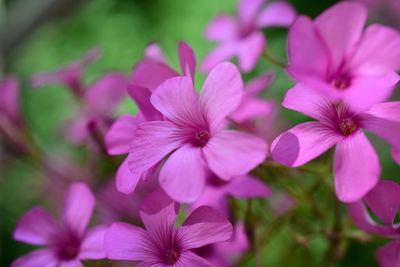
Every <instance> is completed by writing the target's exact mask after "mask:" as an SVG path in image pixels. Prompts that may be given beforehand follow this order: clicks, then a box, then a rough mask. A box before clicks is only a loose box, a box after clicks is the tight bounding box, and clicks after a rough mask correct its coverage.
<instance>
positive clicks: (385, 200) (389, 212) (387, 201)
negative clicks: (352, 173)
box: [349, 181, 400, 267]
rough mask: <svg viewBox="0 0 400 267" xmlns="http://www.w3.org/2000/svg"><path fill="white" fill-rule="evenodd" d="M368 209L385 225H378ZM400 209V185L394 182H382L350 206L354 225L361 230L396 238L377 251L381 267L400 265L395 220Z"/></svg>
mask: <svg viewBox="0 0 400 267" xmlns="http://www.w3.org/2000/svg"><path fill="white" fill-rule="evenodd" d="M367 207H368V208H369V209H370V210H371V211H372V212H373V213H374V214H375V215H376V216H377V217H378V218H379V220H380V221H381V222H382V223H383V224H382V223H379V224H378V223H376V222H375V221H374V219H373V218H371V216H370V215H369V212H368V210H367ZM399 208H400V185H398V184H397V183H395V182H392V181H380V182H379V183H378V184H377V186H376V187H375V188H373V189H372V190H371V191H370V192H369V193H368V194H367V195H366V196H365V197H364V199H363V200H360V201H358V202H355V203H351V204H349V213H350V216H351V218H352V219H353V221H354V223H355V224H356V225H357V226H358V227H360V228H361V229H363V230H365V231H367V232H369V233H372V234H376V235H380V236H384V237H390V238H395V239H396V240H394V241H392V242H390V243H389V244H386V245H385V246H383V247H381V248H380V249H378V251H377V258H378V261H379V264H380V266H381V267H393V266H399V264H400V254H399V250H400V229H399V228H398V225H396V224H395V222H394V220H395V217H396V214H397V212H398V210H399Z"/></svg>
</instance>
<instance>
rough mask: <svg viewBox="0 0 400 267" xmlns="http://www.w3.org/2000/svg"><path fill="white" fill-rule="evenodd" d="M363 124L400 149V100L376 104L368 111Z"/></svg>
mask: <svg viewBox="0 0 400 267" xmlns="http://www.w3.org/2000/svg"><path fill="white" fill-rule="evenodd" d="M362 126H363V128H365V129H366V130H368V131H371V132H373V133H374V134H376V135H378V136H380V137H381V138H382V139H384V140H385V141H386V142H388V143H389V144H390V145H391V146H393V147H394V148H396V149H400V102H386V103H380V104H376V105H374V106H373V107H372V108H371V109H370V110H368V111H367V116H366V117H365V118H364V119H363V121H362Z"/></svg>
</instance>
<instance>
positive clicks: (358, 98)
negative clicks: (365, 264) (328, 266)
mask: <svg viewBox="0 0 400 267" xmlns="http://www.w3.org/2000/svg"><path fill="white" fill-rule="evenodd" d="M237 12H238V18H237V19H236V18H234V17H232V16H228V15H218V16H217V17H216V18H215V19H214V20H213V21H212V22H211V24H210V25H209V26H208V27H207V29H206V31H205V37H206V38H207V39H209V40H212V41H217V42H219V45H218V46H217V47H216V48H215V49H214V50H213V51H212V52H211V53H210V54H209V55H208V56H206V58H205V59H204V61H203V62H202V64H201V70H202V71H203V72H206V73H207V77H206V79H205V82H204V84H203V85H202V86H201V89H200V90H196V89H195V82H194V81H195V75H196V56H195V53H194V51H193V50H192V48H191V47H190V46H189V45H188V44H186V43H185V42H180V43H179V46H178V57H179V63H180V70H179V71H176V70H174V69H173V68H172V67H171V66H170V65H169V63H168V61H167V60H166V57H165V56H164V54H163V52H162V50H161V48H160V46H158V45H157V44H150V45H149V46H148V47H147V48H146V50H145V53H144V58H143V59H142V60H141V61H139V62H138V63H137V64H136V65H135V67H134V69H133V72H132V74H131V75H130V76H127V75H124V74H121V73H117V72H114V73H108V74H106V75H104V76H103V77H101V78H100V79H98V80H97V81H95V82H94V83H93V84H91V85H89V86H86V85H85V84H84V83H83V81H82V80H83V79H82V75H83V72H84V70H85V68H86V66H87V65H88V64H89V63H91V62H92V61H94V60H95V59H96V58H97V57H98V56H99V54H100V53H99V51H98V49H93V50H91V51H89V52H88V53H87V54H86V55H85V56H84V57H83V58H82V59H81V60H78V61H75V62H72V63H70V64H69V65H67V66H65V67H64V68H62V69H60V70H58V71H56V72H51V73H40V74H37V75H35V76H33V77H32V80H31V82H32V85H33V86H35V87H42V86H45V85H47V84H50V83H60V84H63V85H65V86H67V88H69V89H70V90H71V92H72V93H73V95H75V96H76V97H77V98H78V99H79V102H80V103H81V108H80V109H79V111H78V112H77V113H76V115H75V116H74V117H73V118H72V119H71V120H70V121H69V122H68V124H67V131H66V132H67V137H68V138H69V139H70V140H71V141H73V142H75V143H76V142H78V143H84V142H86V143H87V142H88V141H89V140H92V141H91V145H94V144H95V143H94V142H93V139H95V140H94V141H95V142H97V143H98V144H100V146H102V147H101V149H104V151H106V152H107V153H108V155H109V156H114V155H123V154H127V157H126V158H125V160H124V161H123V162H122V163H121V164H120V166H119V168H118V170H117V171H116V174H115V181H112V182H111V183H107V184H106V185H105V186H103V187H102V188H101V190H98V192H97V193H96V194H93V193H92V191H91V189H89V186H88V185H87V184H85V183H72V184H71V185H70V186H69V187H68V189H66V192H67V193H66V194H65V200H64V205H63V208H62V212H61V218H60V222H57V221H56V220H55V219H54V218H53V217H52V216H51V215H49V214H48V213H47V212H46V211H45V210H44V209H43V208H41V207H34V208H32V209H31V210H30V211H28V212H27V213H26V214H25V215H24V216H23V217H22V218H21V219H20V221H19V222H18V224H17V226H16V229H15V231H14V235H13V237H14V239H16V240H18V241H22V242H25V243H29V244H33V245H40V246H45V248H41V249H38V250H35V251H33V252H31V253H29V254H27V255H25V256H22V257H20V258H18V259H16V260H15V261H14V262H13V264H12V266H13V267H28V266H30V267H32V266H33V267H36V266H43V267H44V266H48V267H53V266H54V267H55V266H63V267H78V266H83V265H82V263H81V262H80V261H81V260H96V259H104V258H108V259H111V260H125V261H135V262H140V263H139V265H137V266H230V265H231V260H232V258H234V257H235V256H237V255H240V254H241V253H243V252H244V251H246V250H248V249H249V247H250V244H249V240H248V237H247V235H246V233H245V232H246V231H245V226H244V222H243V221H239V220H229V219H231V213H230V210H229V204H228V203H229V198H230V197H233V198H243V199H250V198H266V197H270V196H272V195H273V194H274V192H273V190H272V189H271V188H270V187H269V186H267V185H266V184H265V183H264V182H263V181H261V180H260V179H258V178H257V177H256V174H255V173H254V172H253V173H252V170H254V169H256V168H257V167H258V166H259V165H261V164H263V163H264V162H266V161H269V162H272V161H275V162H277V163H281V164H283V165H286V166H289V167H298V166H301V165H303V164H306V163H308V162H310V161H311V160H313V159H315V158H317V157H318V156H320V155H321V154H323V153H325V152H326V151H327V150H329V149H330V148H332V147H334V146H335V147H336V148H335V152H334V159H333V176H334V189H335V192H336V195H337V198H338V199H339V200H340V201H341V202H344V203H349V210H350V215H351V217H352V219H353V220H354V222H355V224H356V225H357V226H358V227H359V228H361V229H363V230H365V231H367V232H371V233H374V234H378V235H382V236H386V237H391V238H394V239H395V240H394V241H392V242H391V243H389V244H388V245H385V246H384V247H382V248H380V249H379V250H378V253H377V255H378V260H379V262H380V264H381V266H385V267H386V266H388V267H389V266H398V265H399V264H400V254H399V253H398V251H399V248H400V231H399V228H398V225H396V224H395V223H394V217H395V216H396V214H397V211H398V209H399V208H400V185H399V184H397V183H395V182H391V181H384V180H382V181H379V179H380V175H381V165H380V161H379V157H378V155H377V153H376V151H375V149H374V148H373V146H372V144H371V143H370V141H369V140H368V138H367V137H366V135H365V133H364V131H365V130H366V131H370V132H372V133H374V134H376V135H378V136H379V137H381V138H382V139H383V140H385V141H386V142H387V143H388V144H389V145H390V146H391V147H392V156H393V159H395V160H396V161H397V162H398V163H400V102H394V101H390V102H386V101H387V100H388V99H389V97H390V96H391V95H392V93H393V90H394V88H395V86H396V84H397V82H398V81H399V79H400V78H399V76H398V74H397V73H396V71H398V70H399V69H400V33H399V32H398V31H396V30H395V29H392V28H389V27H386V26H382V25H377V24H374V25H369V26H367V27H366V28H365V29H364V25H365V23H366V19H367V12H366V9H365V8H364V7H363V6H362V5H361V4H358V3H355V2H343V3H339V4H337V5H335V6H333V7H331V8H329V9H328V10H326V11H325V12H323V13H322V14H321V15H319V16H318V17H317V18H315V19H314V20H311V19H310V18H308V17H306V16H296V13H295V11H294V9H293V8H292V7H291V6H290V5H289V4H288V3H285V2H273V3H269V4H267V5H265V1H264V0H242V1H240V3H239V5H238V10H237ZM273 26H279V27H289V33H288V56H289V63H288V65H287V66H286V70H287V72H288V74H289V76H290V77H291V78H292V79H293V80H294V81H295V82H296V85H295V86H294V87H293V88H291V89H289V90H288V91H287V93H286V95H285V97H284V100H283V102H282V105H283V106H284V107H285V108H287V109H291V110H295V111H298V112H300V113H303V114H304V115H306V116H309V117H311V118H312V119H315V120H314V121H309V122H304V123H301V124H299V125H296V126H294V127H293V128H291V129H289V130H287V131H285V132H283V133H281V134H280V135H278V136H275V138H274V140H273V141H272V140H268V139H269V138H271V135H270V133H271V131H272V130H271V128H274V127H275V126H273V125H268V123H271V121H272V117H274V114H275V111H276V108H277V105H276V104H275V103H274V102H273V101H271V100H266V99H263V98H261V97H259V94H260V93H261V92H262V90H263V89H265V87H267V86H268V85H269V84H270V83H271V82H272V80H273V78H274V75H273V74H271V73H269V72H265V73H264V74H263V75H261V76H259V77H257V78H254V79H252V80H250V81H248V82H247V83H246V84H244V83H243V80H242V77H241V73H240V71H239V69H238V68H237V67H236V66H235V65H234V64H232V63H230V62H223V61H225V60H227V59H229V58H231V57H233V56H237V57H238V65H239V67H240V69H241V70H242V71H244V72H249V71H251V70H252V69H253V68H254V67H255V65H256V63H257V61H258V60H259V58H260V57H261V54H262V53H263V51H264V49H265V44H266V39H265V36H264V34H263V33H262V32H261V29H262V28H265V27H273ZM196 87H197V88H200V87H199V85H197V84H196ZM0 94H1V95H2V97H1V99H0V111H1V113H0V129H1V131H2V133H4V134H5V135H6V136H8V137H10V138H11V139H13V140H14V142H15V143H16V144H19V145H20V146H24V145H26V140H25V137H24V136H19V135H18V134H14V133H20V132H23V131H24V121H23V119H22V115H21V112H20V109H19V106H18V102H19V100H18V98H19V92H18V83H17V81H16V79H15V78H12V77H9V78H6V79H4V80H3V81H1V83H0ZM126 94H127V95H129V97H130V98H131V99H132V100H133V101H134V102H135V103H136V105H137V106H138V112H137V113H136V114H135V115H129V114H126V115H122V116H120V117H119V118H118V119H116V120H115V121H114V120H113V117H112V116H113V114H114V111H115V109H116V107H117V106H118V104H119V103H120V101H121V100H122V99H123V98H124V97H125V96H126ZM270 141H272V142H270ZM269 143H270V144H269ZM93 190H94V189H93ZM96 191H97V189H96ZM274 191H275V190H274ZM279 193H284V192H279ZM95 195H96V196H95ZM96 198H97V202H98V208H99V214H100V216H99V217H100V221H102V222H103V224H101V225H97V226H95V227H93V228H90V229H88V230H87V227H88V225H89V223H90V221H91V215H92V213H93V211H94V209H95V203H96ZM289 202H290V201H289ZM181 204H184V205H185V207H186V209H185V210H179V206H180V205H181ZM367 207H368V208H369V209H370V210H372V211H373V213H375V214H376V216H377V217H379V219H380V220H381V221H382V222H383V223H384V225H377V224H375V223H373V220H372V219H371V218H369V216H370V214H369V213H368V212H367ZM289 208H290V207H289ZM279 209H280V208H278V210H279ZM281 209H282V210H283V209H286V208H285V207H283V206H282V207H281ZM178 213H181V214H182V216H184V217H185V218H186V219H185V220H184V222H183V223H182V224H181V225H180V226H179V227H177V226H176V220H177V217H178ZM126 218H129V220H128V221H130V222H134V223H135V224H137V225H133V224H128V223H125V222H119V221H124V220H125V219H126ZM138 225H141V226H142V225H143V227H139V226H138ZM221 242H222V243H221ZM205 246H207V248H208V249H209V250H208V251H207V253H205V252H204V253H203V252H202V249H201V248H202V247H205ZM199 248H200V249H199Z"/></svg>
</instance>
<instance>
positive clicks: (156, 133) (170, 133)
mask: <svg viewBox="0 0 400 267" xmlns="http://www.w3.org/2000/svg"><path fill="white" fill-rule="evenodd" d="M189 80H190V79H189ZM183 143H184V140H182V138H181V133H180V132H178V130H177V128H176V126H175V125H174V124H173V123H172V122H169V121H154V122H143V123H141V124H139V126H138V128H137V130H136V132H135V137H134V138H133V141H132V144H131V148H130V151H129V156H128V162H129V163H128V164H129V169H130V170H131V172H132V175H139V176H141V175H142V174H143V173H144V172H145V171H147V170H148V169H150V168H151V167H152V166H154V165H155V164H156V163H158V162H159V161H160V160H162V159H163V158H164V157H165V156H166V155H167V154H168V153H170V152H171V151H172V150H174V149H176V148H178V147H179V146H181V145H182V144H183ZM121 182H122V181H121ZM117 185H118V184H117ZM124 187H125V189H126V190H124V191H123V192H127V193H129V192H132V191H133V189H134V188H130V190H128V189H129V187H130V186H125V185H124ZM118 190H120V187H119V188H118Z"/></svg>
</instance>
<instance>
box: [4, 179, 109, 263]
mask: <svg viewBox="0 0 400 267" xmlns="http://www.w3.org/2000/svg"><path fill="white" fill-rule="evenodd" d="M94 206H95V198H94V196H93V194H92V192H91V191H90V189H89V188H88V187H87V185H86V184H83V183H74V184H72V185H71V186H70V188H69V190H68V194H67V196H66V198H65V202H64V207H63V210H62V215H61V223H57V222H56V221H55V219H54V218H53V217H52V216H51V215H50V214H48V213H47V212H46V211H45V210H44V209H43V208H41V207H34V208H32V209H31V210H30V211H28V212H27V213H26V214H25V215H24V216H23V217H22V218H21V219H20V220H19V222H18V225H17V227H16V229H15V231H14V235H13V236H14V239H16V240H18V241H22V242H26V243H29V244H32V245H39V246H46V248H42V249H38V250H35V251H33V252H31V253H28V254H27V255H25V256H22V257H20V258H18V259H16V260H15V261H14V262H13V263H12V264H11V266H12V267H25V266H26V267H31V266H46V267H58V266H73V267H79V266H83V265H82V263H81V262H80V260H86V259H103V258H104V257H105V252H104V249H103V239H104V235H105V232H106V230H107V227H106V226H103V225H101V226H96V227H94V228H91V229H89V230H86V228H87V225H88V223H89V221H90V217H91V215H92V212H93V208H94Z"/></svg>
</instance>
